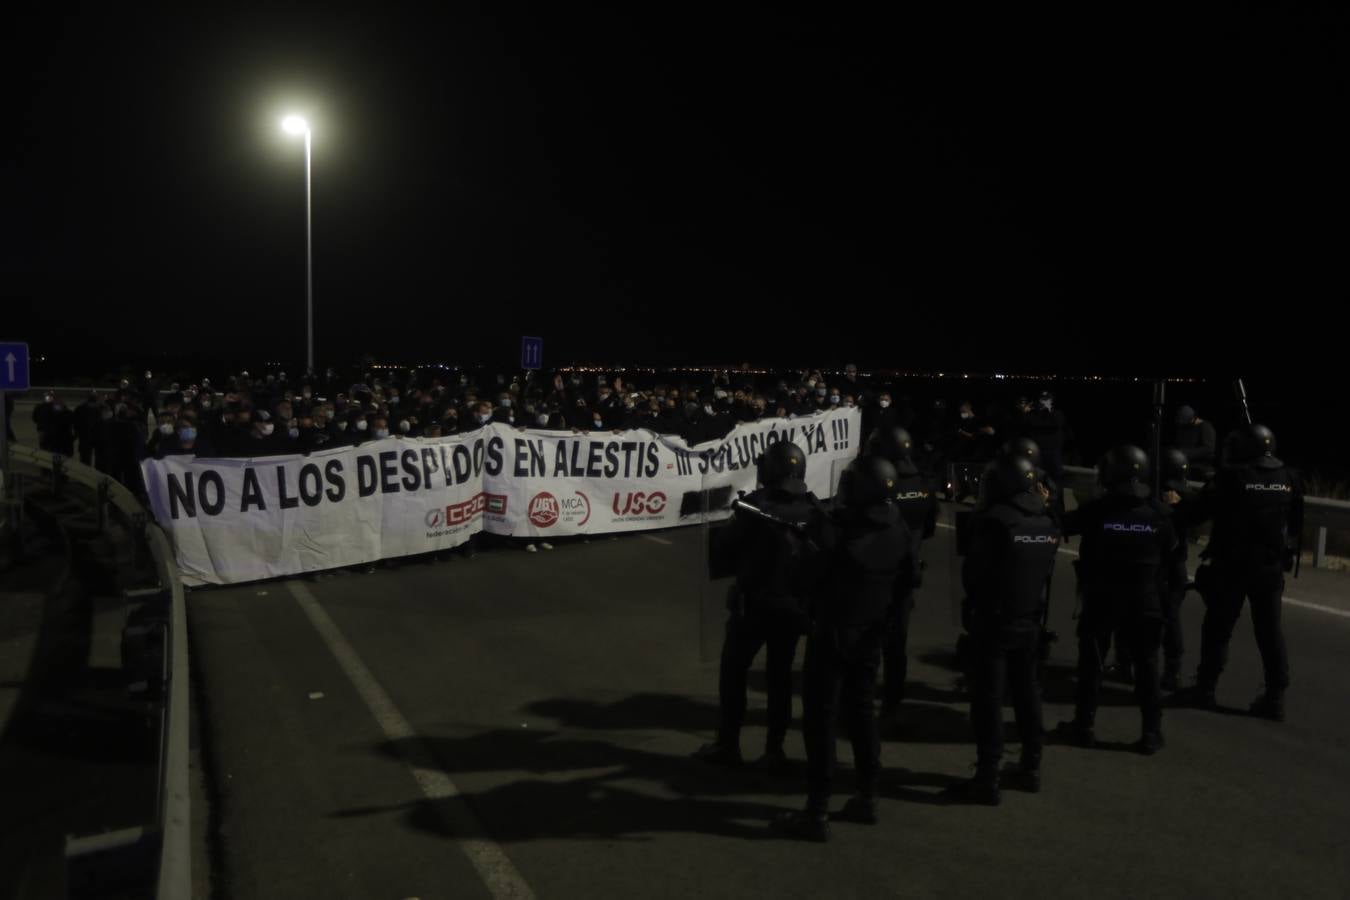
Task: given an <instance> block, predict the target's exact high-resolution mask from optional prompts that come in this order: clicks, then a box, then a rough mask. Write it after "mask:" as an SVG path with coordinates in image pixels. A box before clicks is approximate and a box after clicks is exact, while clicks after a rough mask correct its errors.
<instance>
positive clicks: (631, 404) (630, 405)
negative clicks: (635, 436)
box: [623, 400, 637, 412]
mask: <svg viewBox="0 0 1350 900" xmlns="http://www.w3.org/2000/svg"><path fill="white" fill-rule="evenodd" d="M623 408H624V409H626V410H628V411H629V412H632V411H633V410H635V409H637V404H636V403H634V402H632V401H631V400H630V401H629V402H627V403H625V404H624V405H623Z"/></svg>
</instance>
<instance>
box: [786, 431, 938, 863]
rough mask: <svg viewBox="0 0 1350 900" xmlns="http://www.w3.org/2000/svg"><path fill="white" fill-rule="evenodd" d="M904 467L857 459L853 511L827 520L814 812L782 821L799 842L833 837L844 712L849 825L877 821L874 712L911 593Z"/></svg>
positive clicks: (809, 683)
mask: <svg viewBox="0 0 1350 900" xmlns="http://www.w3.org/2000/svg"><path fill="white" fill-rule="evenodd" d="M895 481H896V474H895V468H894V467H893V466H892V465H891V464H890V463H889V462H888V461H886V460H885V459H882V458H881V457H869V456H864V457H861V458H859V459H858V460H856V461H854V463H853V464H852V465H851V466H850V467H849V469H848V470H847V471H846V473H845V476H844V478H843V480H842V481H841V484H840V493H841V496H842V498H843V501H844V505H843V506H842V507H841V508H840V509H838V510H837V511H836V512H835V513H834V514H833V515H832V516H831V517H830V518H829V519H828V520H824V519H822V520H820V527H819V538H818V543H819V545H820V548H821V557H820V574H819V577H818V578H817V579H816V581H815V583H816V590H815V599H814V602H813V605H812V613H813V615H812V625H811V631H810V633H809V634H808V636H807V641H806V663H805V686H804V689H803V703H802V706H803V715H802V726H803V731H804V732H805V737H806V781H807V801H806V809H805V811H804V812H801V813H791V814H788V815H785V816H783V817H780V819H779V824H780V827H783V828H785V829H786V830H787V831H788V832H789V833H791V834H793V835H794V836H796V837H804V838H811V839H815V840H825V839H827V838H828V837H829V823H828V819H827V807H828V804H829V799H830V793H831V785H832V782H833V778H834V767H835V752H834V751H835V728H836V725H837V723H838V720H839V717H840V711H841V709H842V713H843V718H844V725H845V728H846V729H847V731H848V736H849V740H850V741H851V743H852V745H853V765H854V770H855V772H856V775H857V797H855V798H853V799H852V800H850V802H849V804H848V805H847V806H846V807H845V809H844V811H843V812H842V813H841V814H840V816H841V817H843V818H855V819H859V820H861V821H864V822H869V823H874V822H875V821H876V806H877V792H878V787H879V784H878V782H879V779H880V773H881V749H880V743H879V740H878V737H877V720H876V712H875V709H874V707H873V703H874V695H875V693H876V683H877V671H878V669H879V668H880V666H881V652H882V643H883V641H884V639H885V634H886V614H887V611H888V610H889V609H890V608H891V607H892V606H893V605H894V604H895V603H896V602H898V601H899V600H900V599H901V598H902V597H904V596H905V594H906V593H907V592H908V591H910V590H912V587H913V583H914V578H915V574H916V566H915V562H914V556H913V553H912V552H911V550H910V536H909V531H908V529H907V528H906V527H905V523H904V520H902V519H901V518H900V514H899V512H898V511H897V510H896V509H895V507H894V506H893V505H892V504H891V502H890V501H889V497H890V495H891V494H892V493H893V492H894V489H895Z"/></svg>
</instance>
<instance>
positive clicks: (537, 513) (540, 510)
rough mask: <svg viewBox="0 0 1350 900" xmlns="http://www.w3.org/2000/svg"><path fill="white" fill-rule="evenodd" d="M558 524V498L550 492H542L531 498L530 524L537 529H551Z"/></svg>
mask: <svg viewBox="0 0 1350 900" xmlns="http://www.w3.org/2000/svg"><path fill="white" fill-rule="evenodd" d="M557 523H558V498H557V497H554V496H553V495H552V494H550V493H549V492H548V491H540V492H539V493H537V494H535V495H534V496H533V497H532V498H530V524H531V525H533V526H534V527H535V528H551V527H553V526H554V525H556V524H557Z"/></svg>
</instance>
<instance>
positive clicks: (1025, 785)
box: [1008, 747, 1041, 794]
mask: <svg viewBox="0 0 1350 900" xmlns="http://www.w3.org/2000/svg"><path fill="white" fill-rule="evenodd" d="M1009 775H1010V776H1011V777H1010V778H1008V787H1010V788H1013V789H1015V790H1020V791H1026V792H1027V793H1029V794H1039V793H1040V792H1041V749H1040V748H1039V747H1037V748H1036V749H1034V750H1028V749H1027V748H1025V747H1024V748H1023V749H1022V760H1021V762H1019V763H1018V764H1017V768H1016V769H1014V770H1013V771H1012V772H1011V773H1009Z"/></svg>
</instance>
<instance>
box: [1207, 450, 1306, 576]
mask: <svg viewBox="0 0 1350 900" xmlns="http://www.w3.org/2000/svg"><path fill="white" fill-rule="evenodd" d="M1216 488H1217V490H1218V493H1219V496H1218V500H1217V504H1216V506H1215V510H1214V531H1213V534H1212V536H1211V539H1210V547H1211V551H1210V552H1211V555H1212V556H1214V557H1216V558H1218V559H1224V560H1235V561H1242V562H1245V563H1249V564H1256V565H1278V564H1280V563H1281V562H1282V561H1283V558H1284V552H1285V544H1286V540H1287V539H1288V523H1289V513H1290V509H1291V507H1292V506H1293V504H1294V493H1295V490H1296V487H1295V484H1294V478H1293V474H1292V473H1291V472H1290V471H1289V469H1288V468H1286V467H1284V466H1278V467H1276V468H1262V467H1259V466H1248V467H1244V468H1241V469H1228V470H1225V471H1223V472H1221V473H1220V475H1219V477H1218V479H1217V483H1216Z"/></svg>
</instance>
